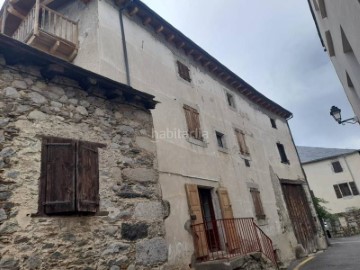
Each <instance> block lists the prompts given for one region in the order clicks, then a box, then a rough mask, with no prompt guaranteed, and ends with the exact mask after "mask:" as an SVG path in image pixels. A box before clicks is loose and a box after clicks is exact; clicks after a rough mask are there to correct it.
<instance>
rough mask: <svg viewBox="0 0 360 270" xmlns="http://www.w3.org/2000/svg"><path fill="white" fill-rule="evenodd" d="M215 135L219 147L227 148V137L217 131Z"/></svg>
mask: <svg viewBox="0 0 360 270" xmlns="http://www.w3.org/2000/svg"><path fill="white" fill-rule="evenodd" d="M215 134H216V140H217V144H218V147H220V148H226V146H225V135H224V134H222V133H220V132H218V131H215Z"/></svg>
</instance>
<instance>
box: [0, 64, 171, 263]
mask: <svg viewBox="0 0 360 270" xmlns="http://www.w3.org/2000/svg"><path fill="white" fill-rule="evenodd" d="M0 65H1V68H0V257H1V259H0V269H87V270H90V269H111V270H116V269H161V268H162V266H161V265H163V264H164V262H166V261H167V246H166V243H165V240H164V238H163V237H164V235H165V230H164V218H165V217H166V216H167V215H168V211H169V209H168V207H167V204H166V203H165V202H163V201H162V200H161V189H160V186H159V184H158V173H157V169H156V167H157V165H156V152H155V146H154V144H153V142H152V141H151V132H152V118H151V114H150V112H149V111H148V110H145V109H143V108H139V107H135V106H131V105H129V104H120V103H116V102H114V101H112V102H111V101H109V100H107V99H105V98H102V97H101V95H100V96H95V95H90V94H88V93H87V92H85V91H83V90H82V89H80V88H79V87H78V85H77V83H76V82H74V81H72V80H69V79H67V78H59V77H56V78H54V79H53V80H52V81H50V82H47V81H45V80H44V79H42V78H41V76H40V72H39V69H38V68H37V67H25V66H11V67H9V66H6V65H5V62H4V61H3V60H2V59H0ZM95 92H100V93H101V89H100V90H99V89H98V91H95ZM40 135H52V136H57V137H64V138H73V139H81V140H86V141H91V142H99V143H104V144H106V145H107V147H106V148H104V149H99V153H100V154H99V166H100V212H99V214H97V215H95V216H52V217H46V216H45V217H35V216H33V215H32V214H35V213H36V212H37V208H38V193H39V189H38V182H39V176H40V158H41V157H40V152H41V137H40ZM165 209H167V210H165Z"/></svg>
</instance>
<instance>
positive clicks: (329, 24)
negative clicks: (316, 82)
mask: <svg viewBox="0 0 360 270" xmlns="http://www.w3.org/2000/svg"><path fill="white" fill-rule="evenodd" d="M314 1H316V3H318V2H317V1H318V0H311V1H310V2H311V5H312V8H313V10H314V13H315V17H316V21H317V23H318V26H319V29H320V32H321V36H322V38H323V40H324V42H325V46H326V47H327V46H328V45H327V44H326V38H325V32H326V31H328V30H329V31H330V33H331V35H332V40H333V43H334V47H335V56H332V57H331V61H332V63H333V65H334V67H335V70H336V72H337V74H338V76H339V79H340V81H341V83H342V85H343V87H344V90H345V93H346V95H347V97H348V99H349V102H350V103H351V106H352V108H353V110H354V112H355V114H356V116H357V117H359V118H360V99H359V97H360V38H359V37H360V3H359V1H358V0H345V1H339V0H326V1H325V6H326V11H327V17H326V18H322V17H321V15H320V11H318V10H316V9H315V5H314ZM340 26H341V27H342V28H343V30H344V32H345V34H346V36H347V38H348V40H349V43H350V45H351V47H352V49H353V53H344V52H343V46H342V39H341V32H340ZM346 71H347V72H348V74H349V76H350V77H351V80H352V82H353V84H354V87H353V88H351V87H349V86H348V83H347V79H346V73H345V72H346Z"/></svg>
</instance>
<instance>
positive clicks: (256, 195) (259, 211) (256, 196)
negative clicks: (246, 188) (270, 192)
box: [250, 189, 265, 218]
mask: <svg viewBox="0 0 360 270" xmlns="http://www.w3.org/2000/svg"><path fill="white" fill-rule="evenodd" d="M250 193H251V197H252V199H253V203H254V207H255V215H256V217H257V218H264V217H265V213H264V208H263V205H262V201H261V197H260V191H258V190H257V189H250Z"/></svg>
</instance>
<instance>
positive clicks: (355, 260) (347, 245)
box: [300, 236, 360, 270]
mask: <svg viewBox="0 0 360 270" xmlns="http://www.w3.org/2000/svg"><path fill="white" fill-rule="evenodd" d="M330 240H331V244H332V245H331V246H330V247H329V248H328V249H327V250H326V251H325V252H323V253H320V254H318V255H316V256H315V258H314V259H313V260H311V261H309V262H308V263H306V264H305V265H303V266H302V267H300V270H359V269H360V236H353V237H347V238H335V239H330Z"/></svg>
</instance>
